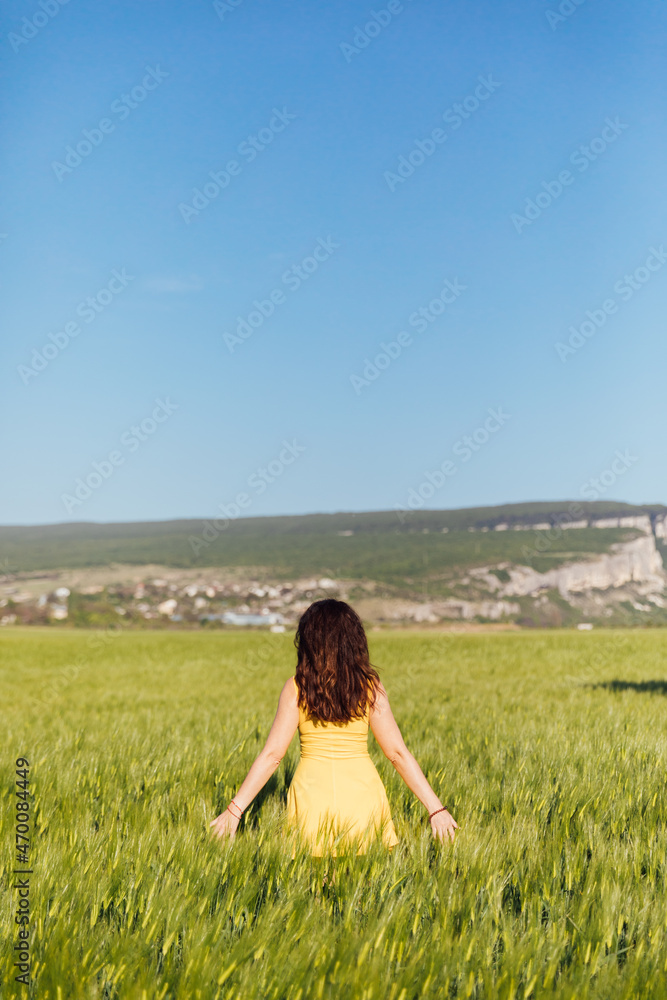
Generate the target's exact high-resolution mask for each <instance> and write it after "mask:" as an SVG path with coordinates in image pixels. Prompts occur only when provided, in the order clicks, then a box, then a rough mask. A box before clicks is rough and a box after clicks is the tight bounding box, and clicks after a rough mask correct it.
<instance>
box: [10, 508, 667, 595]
mask: <svg viewBox="0 0 667 1000" xmlns="http://www.w3.org/2000/svg"><path fill="white" fill-rule="evenodd" d="M575 504H576V506H577V508H578V509H579V510H581V511H582V512H583V513H582V515H581V517H582V518H583V519H588V520H589V522H590V520H591V519H593V520H595V519H600V518H610V517H618V516H623V517H632V516H640V515H648V516H649V517H650V518H651V519H652V520H654V519H655V518H664V515H665V513H667V507H665V506H664V505H661V504H655V505H648V506H637V505H633V504H626V503H619V502H614V501H596V502H583V501H581V502H580V501H572V502H568V501H559V502H553V503H550V502H536V503H522V504H505V505H502V506H495V507H473V508H462V509H458V510H421V511H411V512H409V513H407V514H403V513H400V512H397V511H373V512H367V513H351V512H350V513H347V512H344V513H336V514H308V515H293V516H283V517H249V518H238V519H235V520H230V521H228V522H226V524H225V522H224V521H222V520H220V521H218V522H215V521H213V520H212V519H208V520H207V519H196V520H177V521H155V522H153V521H149V522H137V523H120V524H96V523H92V522H81V523H73V524H53V525H42V526H35V527H0V573H4V574H8V573H11V574H15V573H21V572H29V571H34V570H49V569H61V568H78V567H92V566H105V565H110V564H112V563H114V564H115V563H123V564H133V565H137V566H140V565H148V564H161V565H164V566H173V567H181V568H196V567H233V566H234V567H246V566H247V567H262V568H264V569H266V570H268V571H270V572H271V573H272V574H273V575H274V576H276V577H277V578H280V577H282V578H289V577H295V576H302V575H305V574H322V573H328V574H332V575H335V576H336V577H347V578H355V579H372V580H378V581H382V582H385V583H389V584H398V583H400V582H402V581H405V580H406V579H408V580H409V581H410V582H412V581H417V580H419V579H422V578H430V579H433V577H434V576H435V577H437V575H438V574H439V573H441V572H445V571H451V570H452V569H453V568H456V569H464V568H465V567H466V566H476V565H482V564H485V563H494V564H495V563H499V562H503V561H506V562H508V563H513V564H516V563H520V564H523V565H526V566H531V567H532V568H533V569H536V570H538V571H540V572H545V571H547V570H549V569H551V568H554V567H556V566H558V565H561V564H562V563H563V562H565V561H567V560H573V559H586V558H588V557H591V556H594V555H598V554H600V553H604V552H607V551H609V549H610V546H611V545H612V544H613V543H615V542H620V541H627V540H629V539H632V538H633V537H635V536H636V535H637V531H635V530H634V529H632V528H620V527H609V528H595V527H583V528H579V529H577V530H574V529H572V530H562V531H552V532H551V536H555V537H551V536H550V538H549V543H548V545H545V546H542V549H543V551H539V550H538V547H536V546H534V544H533V543H532V541H529V540H530V539H534V538H535V534H534V531H531V527H532V526H535V525H541V526H542V528H541V530H540V534H541V533H543V532H544V531H545V529H544V525H546V524H547V523H552V524H553V523H554V522H556V521H557V519H558V517H559V516H560V517H564V516H569V517H570V519H571V515H570V513H569V512H570V511H571V510H572V509H573V507H574V505H575ZM504 526H506V530H497V529H498V527H504ZM519 526H521V527H522V528H523V529H524V530H522V531H519V530H512V529H513V528H517V527H519Z"/></svg>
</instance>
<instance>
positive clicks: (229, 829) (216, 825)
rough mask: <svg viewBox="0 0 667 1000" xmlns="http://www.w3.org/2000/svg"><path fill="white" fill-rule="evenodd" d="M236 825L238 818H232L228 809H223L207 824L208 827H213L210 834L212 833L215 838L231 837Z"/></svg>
mask: <svg viewBox="0 0 667 1000" xmlns="http://www.w3.org/2000/svg"><path fill="white" fill-rule="evenodd" d="M238 825H239V817H237V816H233V815H232V813H231V812H230V811H229V809H225V811H224V812H222V813H220V815H219V816H216V818H215V819H213V820H211V822H210V823H209V826H212V827H213V829H212V830H211V833H214V834H215V835H216V837H233V836H234V834H235V833H236V830H237V828H238Z"/></svg>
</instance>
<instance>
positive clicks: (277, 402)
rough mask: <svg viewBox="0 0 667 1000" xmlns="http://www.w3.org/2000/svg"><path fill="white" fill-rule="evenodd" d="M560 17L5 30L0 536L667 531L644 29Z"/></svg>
mask: <svg viewBox="0 0 667 1000" xmlns="http://www.w3.org/2000/svg"><path fill="white" fill-rule="evenodd" d="M560 7H561V8H562V10H563V11H564V13H561V14H560V15H559V14H558V10H559V5H558V4H557V3H555V2H553V3H549V2H546V0H541V2H539V0H533V2H527V0H526V2H498V0H493V2H492V0H481V2H478V3H475V4H471V3H469V2H463V0H452V2H450V3H447V4H444V3H436V2H435V0H403V2H402V3H398V2H396V0H392V3H391V5H389V4H387V3H385V2H384V0H380V2H379V3H377V4H375V5H370V4H367V3H365V2H357V0H352V2H346V3H333V4H332V3H324V2H321V0H308V2H305V0H295V2H292V3H284V2H280V0H271V2H269V0H241V2H239V0H236V4H235V6H233V5H231V4H229V3H218V4H217V9H216V5H214V4H213V3H207V2H202V3H197V4H188V5H185V4H180V3H176V2H170V0H163V2H161V3H159V4H158V3H156V2H154V0H150V2H145V3H142V4H136V3H130V2H117V3H113V4H108V5H99V4H95V3H92V2H86V0H70V2H68V3H67V4H65V5H63V6H59V5H58V3H57V0H44V7H40V5H39V4H38V3H32V2H18V0H10V2H8V3H6V4H5V5H4V8H5V9H4V18H3V27H2V44H3V46H4V58H3V64H4V71H3V73H4V87H3V92H4V95H5V96H4V106H3V118H4V123H5V129H4V132H5V136H6V139H5V143H4V147H3V159H4V168H3V180H4V183H3V189H4V198H3V206H2V211H1V214H0V232H2V234H3V235H2V238H1V239H0V254H1V255H2V276H3V277H2V291H3V294H2V300H3V307H2V309H3V329H4V333H5V335H4V337H3V339H2V374H1V376H0V377H1V379H2V384H1V388H0V398H1V399H2V415H3V421H2V422H3V428H4V430H5V433H4V434H3V473H4V474H3V477H2V486H1V492H0V523H4V524H29V523H51V522H60V521H68V520H92V521H128V520H149V519H150V520H159V519H167V518H175V517H190V516H206V517H208V516H211V515H213V514H215V513H216V512H217V511H218V510H219V505H220V504H223V505H226V504H230V503H232V502H234V498H235V497H236V496H237V495H238V494H239V493H245V494H246V495H247V496H248V497H249V499H248V501H247V503H246V506H245V508H244V511H243V512H244V513H245V514H247V515H254V514H257V515H262V514H273V513H280V514H287V513H307V512H314V511H336V510H380V509H393V508H394V507H395V506H396V505H397V504H403V505H405V504H406V503H407V499H406V498H407V497H408V495H409V491H410V490H411V489H413V490H414V489H416V488H418V487H419V485H420V484H421V483H422V482H423V481H424V479H425V475H426V473H428V472H433V471H434V470H436V469H438V468H439V467H441V466H442V464H443V462H446V461H447V460H448V459H449V460H453V462H454V465H455V474H453V475H450V476H448V477H446V480H445V482H444V483H443V484H442V485H441V486H438V488H437V489H435V491H434V494H433V496H432V497H431V498H429V499H428V501H427V502H426V503H425V505H426V506H429V507H438V508H445V507H463V506H473V505H486V504H496V503H504V502H514V501H522V500H552V499H570V498H581V496H582V490H583V489H585V488H586V486H587V484H588V488H589V495H590V482H591V480H592V479H595V478H598V477H599V476H600V474H602V473H605V472H606V473H607V475H606V478H605V479H604V484H603V487H602V489H601V491H600V494H599V495H600V498H601V499H622V500H628V501H631V502H637V503H643V502H667V464H666V463H665V461H664V454H665V443H664V440H665V438H664V428H665V391H664V371H665V361H666V360H667V359H666V353H667V352H666V347H665V343H666V338H665V327H664V307H665V298H666V296H665V289H666V287H667V263H666V261H667V257H665V254H664V253H663V251H664V250H665V249H667V218H666V213H665V189H664V182H663V181H664V163H665V154H666V152H667V150H666V148H665V146H666V143H665V135H666V133H665V128H664V125H665V120H664V119H665V112H664V107H665V100H664V98H665V86H664V82H663V81H664V74H663V64H662V58H663V53H664V41H665V11H664V5H662V4H659V3H658V2H657V0H653V2H651V0H648V2H646V3H644V4H641V5H633V4H632V3H631V2H630V0H617V2H616V3H614V4H613V5H610V4H603V3H602V2H601V0H585V2H583V3H581V4H580V5H578V6H577V5H575V4H574V3H570V0H564V2H561V3H560ZM568 11H571V12H570V13H568ZM550 12H551V16H550ZM554 15H555V16H554ZM24 18H25V19H26V20H24ZM550 22H551V23H550ZM475 95H477V96H475ZM457 105H458V106H459V107H458V110H457V108H456V106H457ZM434 130H436V132H435V136H436V137H437V141H436V138H434V137H433V136H434ZM438 130H439V131H438ZM86 132H87V136H86ZM252 137H255V138H252ZM68 147H69V149H70V151H69V153H68ZM581 147H584V149H583V151H582V149H581ZM77 150H78V151H77ZM67 157H69V159H66V158H67ZM230 162H231V163H232V164H233V165H232V167H231V168H229V164H230ZM399 166H400V167H401V170H402V173H403V175H404V176H403V177H401V176H400V173H401V171H399ZM221 171H224V172H226V176H225V175H224V174H221V173H220V172H221ZM211 172H213V174H217V176H218V182H214V181H213V180H212V179H211V176H210V174H211ZM563 172H565V173H563ZM559 176H560V178H561V179H560V180H559ZM207 184H208V185H209V186H208V188H206V187H205V185H207ZM222 185H224V186H222ZM196 189H198V190H199V192H201V193H200V194H199V195H197V194H196ZM207 191H208V195H210V197H208V196H207V194H206V192H207ZM527 202H530V203H532V207H531V204H528V205H527ZM193 206H194V207H196V206H198V207H197V208H196V211H194V210H193ZM530 216H532V218H531V217H530ZM314 251H317V253H314ZM114 272H115V275H114ZM626 275H627V276H628V277H629V282H628V281H627V280H626V277H625V276H626ZM446 282H449V285H447V284H446ZM452 287H453V288H455V289H456V293H455V294H453V293H452V291H451V289H452ZM448 288H449V291H448V290H447V289H448ZM443 293H444V300H445V301H444V302H443V298H442V297H441V296H443ZM272 295H273V301H272V299H271V296H272ZM91 297H92V299H93V302H92V303H88V304H87V303H86V300H88V299H89V298H91ZM256 302H257V303H259V307H258V306H257V305H255V303H256ZM605 303H606V304H607V310H606V311H605V305H604V304H605ZM262 310H263V311H264V313H265V314H267V315H265V316H262V315H261V312H262ZM420 310H425V312H422V313H421V316H420V313H419V311H420ZM269 313H270V315H269ZM589 314H590V315H589ZM425 316H426V317H427V318H424V317H425ZM249 318H250V322H251V324H254V326H252V325H250V326H247V327H246V326H243V324H242V323H241V321H243V320H244V321H245V322H248V319H249ZM240 323H241V330H242V331H246V332H249V333H250V335H249V336H247V337H245V339H244V338H243V337H241V336H240V335H239V334H238V328H239V324H240ZM582 324H587V325H585V326H584V332H583V333H582V332H581V328H582ZM68 331H69V332H68ZM401 334H402V338H401V339H400V340H399V339H397V338H399V335H401ZM383 343H384V344H385V345H388V353H387V351H385V350H384V348H383V347H382V344H383ZM558 344H560V345H565V346H564V347H563V346H561V347H560V348H558V347H557V345H558ZM46 345H50V346H47V349H46V354H45V353H44V348H45V346H46ZM392 354H393V355H394V356H393V357H392ZM378 355H380V358H379V363H378V365H375V359H376V357H377V356H378ZM367 362H370V367H368V366H367ZM38 369H41V370H38ZM364 372H365V375H364ZM157 400H161V401H162V404H164V405H163V406H162V408H161V409H160V408H159V407H160V405H161V404H160V403H158V402H156V401H157ZM156 408H157V409H158V416H159V418H160V419H159V420H158V419H154V416H153V412H154V411H155V410H156ZM498 408H501V410H502V413H503V414H504V415H505V416H504V418H503V419H502V420H501V421H500V422H499V423H498V421H497V420H496V421H494V420H493V418H492V419H491V422H490V423H489V411H490V410H495V411H496V412H497V411H498ZM485 421H486V422H487V423H486V429H485ZM491 427H492V428H493V429H492V430H490V428H491ZM132 428H136V429H138V430H132ZM142 428H143V429H142ZM466 436H468V437H469V438H471V437H472V440H473V441H474V442H475V447H474V448H473V449H471V454H470V458H469V460H467V459H463V458H462V457H461V456H462V455H463V454H465V446H464V445H462V443H461V442H463V441H464V440H465V437H466ZM285 442H288V443H289V444H290V445H291V446H292V451H290V452H287V451H286V450H285V448H286V445H285ZM293 452H296V455H294V454H293ZM618 452H620V453H621V454H623V455H625V456H629V459H630V460H628V461H626V462H625V466H624V468H623V470H622V471H619V470H620V468H621V464H622V463H620V462H616V464H615V465H613V464H612V463H614V462H615V458H616V456H617V453H618ZM110 454H113V455H115V458H114V459H112V460H109V455H110ZM281 456H282V457H281ZM269 463H272V464H271V465H269ZM264 468H268V469H273V473H272V474H271V473H269V474H268V475H266V476H264V475H263V474H262V473H259V480H260V481H263V482H264V483H265V487H264V488H263V489H261V490H260V489H259V488H258V487H257V486H256V485H255V486H251V485H249V483H252V484H257V482H258V479H257V476H258V470H259V469H264ZM612 468H614V469H615V471H614V472H613V473H610V472H609V470H610V469H612ZM91 476H92V479H91V478H90V477H91ZM253 477H254V478H253ZM436 478H437V477H436ZM98 480H99V482H98ZM87 481H88V486H87V487H86V485H85V484H86V482H87ZM79 483H83V487H82V486H79V496H80V497H81V499H80V500H79V502H72V501H71V500H70V501H67V500H66V499H64V498H65V497H68V496H69V497H70V498H71V497H74V498H75V501H76V500H77V497H76V494H75V489H76V487H77V485H78V484H79Z"/></svg>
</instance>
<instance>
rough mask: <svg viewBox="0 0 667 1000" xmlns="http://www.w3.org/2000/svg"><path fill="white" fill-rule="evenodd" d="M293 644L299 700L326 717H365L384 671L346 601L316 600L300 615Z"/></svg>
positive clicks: (330, 719)
mask: <svg viewBox="0 0 667 1000" xmlns="http://www.w3.org/2000/svg"><path fill="white" fill-rule="evenodd" d="M294 645H295V646H296V648H297V665H296V673H295V678H296V683H297V686H298V688H299V699H298V703H299V705H301V706H303V708H304V709H305V710H306V711H307V712H308V713H309V714H310V716H311V717H312V718H313V719H314V720H320V721H322V722H349V721H350V720H351V719H353V718H363V716H364V713H365V711H366V708H367V706H369V707H370V706H372V705H373V704H374V703H375V696H376V684H378V683H379V682H380V675H379V674H378V672H377V670H376V669H375V667H373V666H371V662H370V659H369V654H368V640H367V638H366V633H365V631H364V626H363V624H362V622H361V618H360V617H359V615H358V614H357V612H356V611H355V610H354V609H353V608H351V607H350V605H349V604H346V603H345V601H336V600H334V599H333V598H326V599H325V600H322V601H315V602H314V603H313V604H311V605H310V607H309V608H308V609H307V610H306V611H304V613H303V614H302V615H301V618H300V619H299V624H298V626H297V630H296V635H295V636H294Z"/></svg>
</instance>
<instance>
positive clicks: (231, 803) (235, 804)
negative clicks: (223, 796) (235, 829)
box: [227, 799, 243, 819]
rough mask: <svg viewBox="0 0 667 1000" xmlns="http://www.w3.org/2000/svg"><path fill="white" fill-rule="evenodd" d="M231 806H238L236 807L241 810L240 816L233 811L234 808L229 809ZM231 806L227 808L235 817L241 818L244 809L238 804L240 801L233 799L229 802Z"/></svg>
mask: <svg viewBox="0 0 667 1000" xmlns="http://www.w3.org/2000/svg"><path fill="white" fill-rule="evenodd" d="M229 806H236V808H237V809H238V811H239V814H238V816H236V815H235V813H233V812H232V810H231V809H229ZM229 806H227V809H229V812H230V813H232V816H233V817H234V819H241V816H243V809H241V806H240V805H239V804H238V802H234V799H232V801H231V802H230V803H229Z"/></svg>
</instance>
